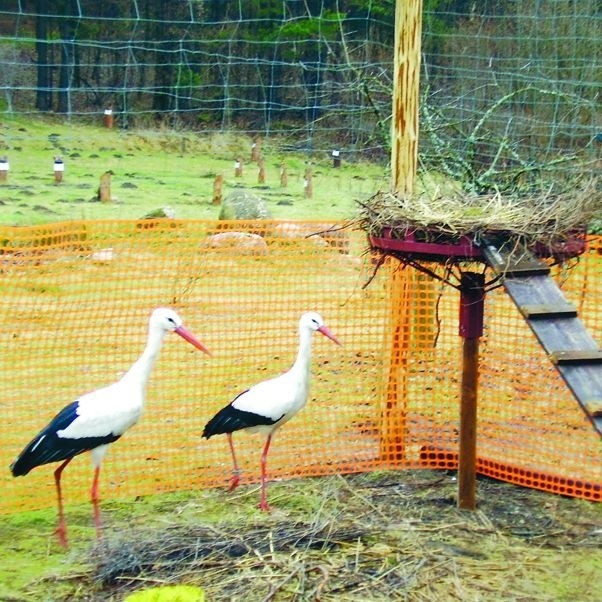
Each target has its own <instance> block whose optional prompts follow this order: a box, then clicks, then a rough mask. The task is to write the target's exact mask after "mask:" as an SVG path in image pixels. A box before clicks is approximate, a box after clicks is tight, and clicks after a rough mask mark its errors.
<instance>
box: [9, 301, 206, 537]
mask: <svg viewBox="0 0 602 602" xmlns="http://www.w3.org/2000/svg"><path fill="white" fill-rule="evenodd" d="M168 332H175V333H176V334H179V335H180V336H181V337H182V338H183V339H185V340H186V341H188V342H189V343H191V344H192V345H194V346H195V347H196V348H197V349H200V350H201V351H203V352H205V353H207V354H208V355H211V354H210V352H209V351H208V350H207V348H206V347H205V346H204V345H203V344H202V343H201V342H200V341H199V340H198V339H197V338H196V337H195V336H194V335H193V334H192V333H191V332H189V331H188V330H186V328H184V326H183V325H182V320H181V318H180V316H178V314H177V313H176V312H175V311H173V310H172V309H168V308H158V309H155V310H154V311H153V313H152V315H151V317H150V320H149V326H148V340H147V343H146V347H145V349H144V352H143V353H142V355H141V356H140V357H139V358H138V360H137V361H136V362H135V363H134V365H133V366H132V367H131V368H130V369H129V370H128V371H127V373H126V374H124V376H123V377H122V378H121V379H120V380H119V381H117V382H116V383H113V384H112V385H109V386H108V387H103V388H102V389H97V390H96V391H92V392H91V393H87V394H85V395H82V396H81V397H79V398H78V399H77V400H76V401H74V402H72V403H70V404H69V405H67V406H65V407H64V408H63V409H62V410H61V411H60V412H59V413H58V414H57V415H56V416H55V417H54V418H53V419H52V420H51V421H50V423H49V424H48V425H47V426H46V427H45V428H44V429H42V430H41V431H40V432H39V433H38V435H36V436H35V437H34V439H33V440H32V441H31V442H30V443H29V444H28V445H27V446H26V447H25V449H24V450H23V451H22V452H21V454H20V455H19V457H18V458H17V459H16V460H15V461H14V463H13V464H12V465H11V471H12V473H13V476H15V477H18V476H22V475H26V474H27V473H28V472H29V471H30V470H32V469H33V468H35V467H36V466H41V465H43V464H49V463H51V462H62V464H61V465H60V466H59V467H58V468H57V469H56V470H55V471H54V480H55V483H56V491H57V497H58V526H57V528H56V533H57V535H58V537H59V541H60V543H61V545H62V546H63V547H67V545H68V543H67V526H66V523H65V516H64V513H63V498H62V495H61V474H62V472H63V470H64V469H65V467H66V466H67V464H69V462H71V460H72V459H73V458H74V457H75V456H77V455H78V454H81V453H83V452H86V451H90V452H91V456H92V463H93V465H94V480H93V482H92V492H91V497H92V504H93V507H94V522H95V525H96V532H97V536H98V538H100V537H101V532H102V526H101V521H100V509H99V506H98V499H99V498H98V477H99V475H100V465H101V462H102V460H103V458H104V456H105V454H106V453H107V450H108V447H109V444H111V443H113V442H115V441H117V439H119V438H120V437H121V435H123V434H124V433H125V432H126V431H127V430H128V429H129V428H130V427H132V426H133V425H134V424H136V422H137V421H138V419H139V418H140V415H141V414H142V409H143V406H144V397H145V389H146V383H147V381H148V377H149V375H150V373H151V370H152V368H153V365H154V363H155V360H156V359H157V356H158V354H159V350H160V349H161V344H162V343H163V337H164V336H165V335H166V334H167V333H168Z"/></svg>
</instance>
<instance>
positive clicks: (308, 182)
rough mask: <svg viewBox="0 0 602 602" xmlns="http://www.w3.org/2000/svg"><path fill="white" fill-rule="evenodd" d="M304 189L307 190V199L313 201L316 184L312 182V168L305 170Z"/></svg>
mask: <svg viewBox="0 0 602 602" xmlns="http://www.w3.org/2000/svg"><path fill="white" fill-rule="evenodd" d="M303 188H304V190H305V198H306V199H311V198H312V197H313V196H314V184H313V181H312V171H311V167H306V168H305V176H304V178H303Z"/></svg>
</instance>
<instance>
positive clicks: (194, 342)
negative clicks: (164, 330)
mask: <svg viewBox="0 0 602 602" xmlns="http://www.w3.org/2000/svg"><path fill="white" fill-rule="evenodd" d="M174 332H175V333H176V334H179V335H180V336H181V337H182V338H183V339H184V340H185V341H188V342H189V343H190V344H191V345H194V346H195V347H196V348H197V349H200V350H201V351H202V352H203V353H206V354H207V355H211V351H209V349H207V347H205V345H203V343H201V341H199V340H198V339H197V338H196V337H195V336H194V335H193V334H192V333H191V332H189V331H188V330H186V329H185V328H184V327H183V326H179V327H178V328H176V329H175V331H174Z"/></svg>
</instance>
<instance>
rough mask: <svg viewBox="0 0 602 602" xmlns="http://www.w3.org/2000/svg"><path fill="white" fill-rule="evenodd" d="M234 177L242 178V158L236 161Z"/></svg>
mask: <svg viewBox="0 0 602 602" xmlns="http://www.w3.org/2000/svg"><path fill="white" fill-rule="evenodd" d="M234 177H235V178H240V177H242V159H241V158H240V157H237V159H236V161H234Z"/></svg>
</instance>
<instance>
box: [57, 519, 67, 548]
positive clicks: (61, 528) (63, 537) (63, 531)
mask: <svg viewBox="0 0 602 602" xmlns="http://www.w3.org/2000/svg"><path fill="white" fill-rule="evenodd" d="M54 533H55V534H56V536H57V539H58V540H59V543H60V544H61V547H62V548H63V549H65V550H67V549H69V540H68V539H67V526H66V525H65V523H64V522H60V523H59V524H58V525H57V527H56V529H55V530H54Z"/></svg>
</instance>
